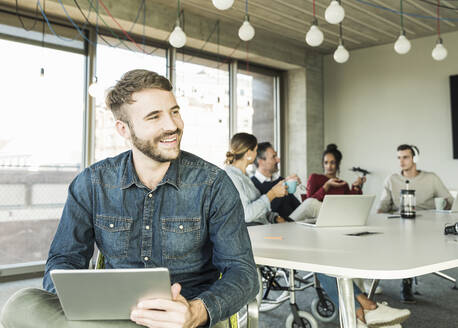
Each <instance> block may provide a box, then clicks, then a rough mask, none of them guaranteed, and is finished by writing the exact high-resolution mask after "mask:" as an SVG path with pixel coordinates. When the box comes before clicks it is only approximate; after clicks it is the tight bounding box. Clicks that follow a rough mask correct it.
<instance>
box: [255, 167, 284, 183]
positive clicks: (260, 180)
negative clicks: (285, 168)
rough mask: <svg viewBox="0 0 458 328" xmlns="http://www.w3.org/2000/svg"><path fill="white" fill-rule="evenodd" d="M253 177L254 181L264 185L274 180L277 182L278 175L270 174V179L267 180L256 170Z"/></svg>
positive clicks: (276, 173)
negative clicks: (256, 180)
mask: <svg viewBox="0 0 458 328" xmlns="http://www.w3.org/2000/svg"><path fill="white" fill-rule="evenodd" d="M254 176H255V178H256V179H258V180H259V182H261V183H264V182H265V181H275V180H277V179H278V178H279V177H280V173H278V172H275V173H274V174H272V178H268V177H266V176H265V175H264V174H262V173H261V172H259V170H256V172H255V173H254Z"/></svg>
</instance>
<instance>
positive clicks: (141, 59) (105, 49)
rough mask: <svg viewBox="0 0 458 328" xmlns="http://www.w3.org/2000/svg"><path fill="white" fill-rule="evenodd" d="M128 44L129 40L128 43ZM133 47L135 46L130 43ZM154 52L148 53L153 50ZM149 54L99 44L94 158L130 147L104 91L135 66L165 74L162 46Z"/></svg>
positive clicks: (146, 50) (106, 155)
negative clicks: (107, 102) (118, 126)
mask: <svg viewBox="0 0 458 328" xmlns="http://www.w3.org/2000/svg"><path fill="white" fill-rule="evenodd" d="M125 43H127V42H125ZM127 44H129V45H130V48H131V49H134V48H135V45H133V44H131V43H127ZM152 51H154V52H153V53H152V54H147V53H151V52H152ZM145 52H147V53H141V52H133V51H131V50H127V49H122V48H112V47H109V46H107V45H103V44H100V43H99V44H98V45H97V65H96V66H97V79H98V84H99V90H100V91H99V92H98V97H96V115H95V124H96V128H95V160H96V161H99V160H102V159H105V158H107V157H111V156H116V155H118V154H119V153H121V152H123V151H126V150H128V149H129V148H130V146H129V144H128V142H127V141H125V140H124V139H123V138H122V137H121V136H120V135H119V134H118V133H117V132H116V130H115V128H114V126H115V125H114V119H113V115H112V114H111V111H110V110H107V108H106V106H105V97H104V91H105V90H107V89H108V88H110V87H112V86H114V85H115V84H116V82H117V81H118V80H119V79H120V78H121V76H122V75H123V74H124V73H126V72H128V71H130V70H133V69H148V70H151V71H154V72H156V73H158V74H161V75H163V76H165V75H166V68H167V67H166V65H167V64H166V62H167V61H166V58H165V50H163V49H157V48H153V49H148V48H146V49H145Z"/></svg>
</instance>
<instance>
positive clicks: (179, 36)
mask: <svg viewBox="0 0 458 328" xmlns="http://www.w3.org/2000/svg"><path fill="white" fill-rule="evenodd" d="M169 43H170V44H171V45H172V47H175V48H181V47H183V46H184V45H185V44H186V34H185V33H184V32H183V30H182V29H181V27H180V25H179V24H178V25H177V26H175V29H174V30H173V32H172V34H170V37H169Z"/></svg>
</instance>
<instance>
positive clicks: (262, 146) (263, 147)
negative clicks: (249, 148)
mask: <svg viewBox="0 0 458 328" xmlns="http://www.w3.org/2000/svg"><path fill="white" fill-rule="evenodd" d="M269 148H272V149H274V147H273V146H272V144H271V143H270V142H268V141H266V142H260V143H258V150H257V152H256V159H255V160H254V165H256V167H259V164H258V159H266V151H267V149H269Z"/></svg>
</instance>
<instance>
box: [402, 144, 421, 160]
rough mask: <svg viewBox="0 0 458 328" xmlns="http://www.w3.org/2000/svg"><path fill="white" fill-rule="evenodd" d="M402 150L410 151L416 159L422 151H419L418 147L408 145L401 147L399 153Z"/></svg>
mask: <svg viewBox="0 0 458 328" xmlns="http://www.w3.org/2000/svg"><path fill="white" fill-rule="evenodd" d="M414 148H415V150H416V151H417V153H415V150H414ZM401 150H410V152H411V153H412V158H413V157H415V155H417V154H420V151H419V150H418V148H417V146H414V145H408V144H402V145H399V146H398V150H397V151H401Z"/></svg>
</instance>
